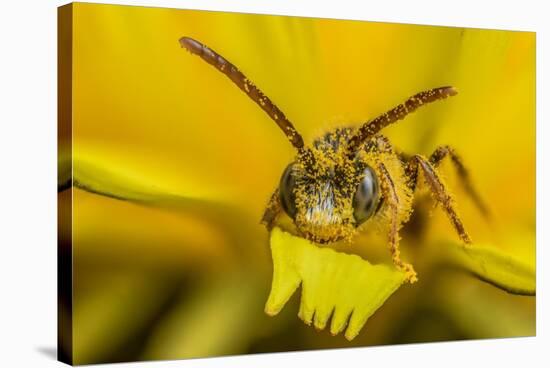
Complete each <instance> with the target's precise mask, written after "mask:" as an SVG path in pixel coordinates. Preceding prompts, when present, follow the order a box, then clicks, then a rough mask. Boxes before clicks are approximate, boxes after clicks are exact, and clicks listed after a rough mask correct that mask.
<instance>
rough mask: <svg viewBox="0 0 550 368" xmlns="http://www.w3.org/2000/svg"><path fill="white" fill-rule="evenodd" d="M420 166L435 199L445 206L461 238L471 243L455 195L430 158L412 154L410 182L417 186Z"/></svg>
mask: <svg viewBox="0 0 550 368" xmlns="http://www.w3.org/2000/svg"><path fill="white" fill-rule="evenodd" d="M419 168H420V170H422V172H423V174H424V178H425V179H426V183H427V184H428V186H429V188H430V190H431V192H432V194H433V196H434V198H435V200H436V201H437V202H439V203H441V205H442V206H443V209H444V210H445V212H446V213H447V216H448V217H449V220H450V221H451V223H452V224H453V227H454V228H455V230H456V232H457V234H458V236H459V237H460V239H461V240H462V241H463V242H464V243H466V244H470V243H471V242H472V240H471V239H470V236H469V235H468V233H467V232H466V229H465V228H464V225H463V224H462V220H460V217H459V216H458V213H457V211H456V208H455V207H456V204H455V202H454V199H453V197H452V196H451V195H450V194H449V192H448V191H447V189H446V188H445V185H444V184H443V182H442V181H441V179H440V178H439V175H438V174H437V169H435V168H434V167H433V165H432V164H431V163H430V162H429V161H428V160H426V159H425V158H424V157H422V156H420V155H414V156H412V157H411V159H410V160H409V162H408V165H407V167H406V173H407V175H408V176H409V178H410V183H413V184H412V185H413V186H416V179H417V177H418V171H419Z"/></svg>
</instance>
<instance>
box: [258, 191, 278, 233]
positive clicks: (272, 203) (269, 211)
mask: <svg viewBox="0 0 550 368" xmlns="http://www.w3.org/2000/svg"><path fill="white" fill-rule="evenodd" d="M280 212H281V203H280V202H279V188H277V189H275V192H274V193H273V194H272V195H271V198H270V199H269V203H268V204H267V207H266V209H265V211H264V215H263V216H262V221H261V223H262V224H264V225H265V227H267V230H269V231H271V229H273V226H274V225H275V219H276V218H277V215H279V213H280Z"/></svg>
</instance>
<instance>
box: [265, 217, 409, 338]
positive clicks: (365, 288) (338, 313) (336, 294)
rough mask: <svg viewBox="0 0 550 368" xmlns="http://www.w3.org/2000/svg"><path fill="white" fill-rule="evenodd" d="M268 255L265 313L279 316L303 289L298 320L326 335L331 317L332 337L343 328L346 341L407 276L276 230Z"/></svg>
mask: <svg viewBox="0 0 550 368" xmlns="http://www.w3.org/2000/svg"><path fill="white" fill-rule="evenodd" d="M271 251H272V256H273V265H274V270H273V283H272V287H271V293H270V294H269V298H268V300H267V303H266V306H265V312H266V313H267V314H269V315H271V316H274V315H276V314H278V313H279V312H280V311H281V309H282V308H283V307H284V305H285V304H286V302H287V301H288V300H289V298H290V297H291V296H292V294H293V293H294V291H296V289H297V288H298V286H300V284H301V285H302V298H301V302H300V311H299V313H298V316H299V317H300V318H301V319H302V320H303V321H304V323H306V324H308V325H310V324H311V323H313V325H314V326H315V327H316V328H317V329H324V328H325V327H326V325H327V323H328V320H329V318H330V317H331V315H332V320H331V323H330V332H331V334H333V335H336V334H338V333H340V332H342V331H343V330H344V329H345V328H346V324H347V329H346V331H345V337H346V339H348V340H352V339H353V338H355V337H356V336H357V335H358V334H359V332H360V331H361V329H362V328H363V326H364V324H365V322H366V321H367V320H368V318H369V317H370V316H371V315H372V314H373V313H374V312H375V311H376V310H377V309H378V308H380V306H381V305H382V304H383V303H384V302H385V301H386V299H387V298H388V297H389V296H390V295H392V294H393V293H394V292H395V291H396V290H397V289H398V288H399V286H401V284H403V282H404V281H405V274H404V273H403V272H401V271H398V270H397V269H396V268H394V267H393V266H390V265H385V264H379V265H371V264H370V263H369V262H368V261H366V260H364V259H362V258H361V257H359V256H357V255H351V254H345V253H339V252H336V251H334V250H333V249H330V248H320V247H318V246H315V245H314V244H312V243H311V242H309V241H308V240H306V239H303V238H299V237H296V236H293V235H291V234H289V233H286V232H284V231H283V230H281V229H279V228H277V227H275V228H274V229H273V231H272V232H271ZM348 320H349V322H348Z"/></svg>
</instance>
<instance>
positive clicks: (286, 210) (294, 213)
mask: <svg viewBox="0 0 550 368" xmlns="http://www.w3.org/2000/svg"><path fill="white" fill-rule="evenodd" d="M179 42H180V45H181V46H182V47H183V48H185V49H186V50H188V51H189V52H191V53H192V54H195V55H198V56H200V57H201V58H202V60H204V61H206V62H207V63H208V64H210V65H212V66H214V67H215V68H216V69H218V70H219V71H220V72H222V73H223V74H225V75H226V76H227V77H228V78H229V79H230V80H231V81H232V82H233V83H234V84H235V85H236V86H237V87H239V89H241V90H242V91H243V92H244V93H245V94H246V95H247V96H248V97H249V98H250V99H251V100H252V101H254V102H255V103H256V104H257V105H258V106H259V107H260V108H261V109H262V110H264V111H265V112H266V113H267V115H269V117H270V118H271V119H272V120H273V121H274V122H275V123H276V124H277V125H278V126H279V128H281V130H282V131H283V133H284V134H285V135H286V137H287V139H288V140H289V141H290V143H291V144H292V145H293V146H294V148H295V149H296V151H297V152H296V156H295V158H294V160H293V161H292V162H291V163H290V164H289V165H288V166H287V167H286V168H285V170H284V171H283V173H282V175H281V179H280V183H279V185H278V188H277V189H276V190H275V192H274V193H273V195H272V196H271V198H270V200H269V203H268V205H267V208H266V209H265V212H264V215H263V217H262V223H263V224H264V225H265V226H266V227H267V229H268V230H271V229H272V228H273V226H275V224H276V223H277V220H278V218H279V216H281V215H283V214H286V215H288V216H289V217H290V218H291V219H292V221H293V223H294V225H295V228H296V231H297V233H298V235H300V236H301V237H304V238H306V239H308V240H310V241H312V242H315V243H317V244H319V245H324V244H330V243H334V242H336V241H340V240H345V241H351V240H352V238H353V237H354V235H355V234H356V233H357V232H358V231H361V228H362V227H363V225H364V224H366V223H368V222H369V221H374V220H375V219H376V220H378V221H383V222H384V223H386V224H387V228H388V246H389V251H390V253H391V256H392V261H393V263H394V265H395V266H396V267H397V268H398V269H399V270H402V271H404V272H405V274H406V279H407V281H408V282H410V283H414V282H415V281H417V274H416V272H415V270H414V268H413V266H412V265H411V264H409V263H406V262H404V261H403V260H402V259H401V256H400V251H399V230H400V229H401V227H402V226H403V224H405V223H406V222H407V221H408V220H409V218H410V215H411V213H412V209H413V206H412V205H413V203H412V202H413V201H412V199H413V194H414V192H415V189H416V187H417V181H418V177H419V174H420V173H421V174H422V176H423V177H424V180H425V182H426V184H427V187H428V189H429V191H430V192H431V194H432V196H433V198H434V199H435V201H436V203H439V204H440V205H441V207H442V208H443V210H444V211H445V213H446V214H447V217H448V218H449V220H450V222H451V224H452V226H453V228H454V230H455V231H456V233H457V234H458V237H459V238H460V239H461V241H462V243H463V244H464V246H468V245H469V244H471V242H472V241H471V238H470V236H469V235H468V232H467V231H466V229H465V227H464V224H463V222H462V220H461V218H460V217H459V215H458V212H457V208H456V203H455V200H454V198H453V196H452V195H451V194H450V193H449V191H448V190H447V188H446V185H445V184H444V182H443V180H442V179H441V175H440V174H439V173H438V166H439V165H440V164H441V162H442V161H443V160H444V159H445V158H447V157H448V158H449V159H450V160H451V162H452V163H453V164H454V166H455V168H456V171H457V174H458V177H459V179H460V180H461V182H462V183H463V185H464V188H465V190H466V193H467V194H468V195H469V196H470V197H471V198H472V200H473V202H474V203H475V204H476V206H477V207H478V208H479V209H480V210H481V212H482V213H484V214H487V213H488V210H487V206H486V205H485V204H484V203H483V201H482V200H481V197H480V196H479V195H478V193H477V192H476V191H475V190H474V186H473V185H472V181H471V179H470V176H469V173H468V171H467V170H466V168H465V166H464V164H463V162H462V160H461V158H460V156H459V155H458V154H457V153H456V152H455V150H454V149H452V148H451V147H450V146H441V147H439V148H437V149H436V150H435V151H434V152H433V153H432V154H431V155H430V156H429V157H428V158H426V157H424V156H422V155H419V154H414V155H407V154H405V153H403V152H400V151H398V150H396V149H394V148H393V147H392V145H391V143H390V141H389V139H388V138H387V137H385V136H384V135H382V134H380V132H381V130H382V129H383V128H385V127H387V126H388V125H390V124H393V123H395V122H397V121H399V120H401V119H403V118H405V117H406V116H407V115H408V114H410V113H412V112H414V111H415V110H417V109H418V108H419V107H421V106H424V105H426V104H429V103H432V102H435V101H439V100H443V99H446V98H448V97H451V96H454V95H456V94H457V90H456V89H455V88H453V87H451V86H444V87H438V88H433V89H430V90H427V91H422V92H419V93H417V94H415V95H413V96H411V97H409V98H408V99H407V100H405V102H403V103H401V104H399V105H397V106H396V107H394V108H392V109H391V110H388V111H387V112H385V113H383V114H381V115H379V116H377V117H375V118H373V119H370V120H368V121H366V122H365V123H363V124H361V125H360V126H358V127H342V128H336V129H335V130H333V131H330V132H328V133H326V134H325V135H324V136H322V137H320V138H317V139H315V140H314V141H313V144H312V145H310V146H307V145H305V144H304V140H303V138H302V136H301V135H300V133H299V132H298V131H297V130H296V128H295V127H294V125H293V124H292V123H291V122H290V121H289V119H288V118H287V117H286V115H285V114H284V113H283V112H282V111H281V110H280V109H279V108H278V107H277V106H276V105H275V104H274V103H273V102H272V101H271V99H270V98H268V97H267V96H266V95H265V94H264V93H263V92H262V91H261V90H260V89H259V88H258V87H257V86H256V85H255V84H254V83H253V82H252V81H250V80H249V79H248V78H247V77H246V76H245V75H244V74H243V73H242V72H241V71H240V70H239V69H238V68H237V67H236V66H235V65H233V64H232V63H231V62H229V61H228V60H227V59H225V58H224V57H223V56H221V55H220V54H218V53H217V52H215V51H213V50H212V49H210V48H209V47H207V46H206V45H204V44H202V43H201V42H199V41H196V40H194V39H192V38H189V37H182V38H181V39H180V40H179ZM401 183H404V184H403V185H402V184H401Z"/></svg>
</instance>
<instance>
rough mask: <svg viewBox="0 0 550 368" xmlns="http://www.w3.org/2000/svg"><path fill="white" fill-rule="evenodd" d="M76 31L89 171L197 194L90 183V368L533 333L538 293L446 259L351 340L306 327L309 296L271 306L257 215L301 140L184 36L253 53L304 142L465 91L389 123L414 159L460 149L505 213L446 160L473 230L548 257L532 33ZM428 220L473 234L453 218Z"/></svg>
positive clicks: (210, 16) (232, 55)
mask: <svg viewBox="0 0 550 368" xmlns="http://www.w3.org/2000/svg"><path fill="white" fill-rule="evenodd" d="M73 25H74V28H73V147H74V149H73V158H74V162H75V172H78V170H79V165H80V164H82V165H83V166H82V167H88V166H85V165H90V166H93V167H97V168H101V169H102V170H106V171H108V172H114V173H117V175H120V176H121V177H124V178H125V179H127V182H132V183H139V184H140V185H141V186H142V188H150V189H151V191H152V192H155V193H165V194H167V195H174V196H180V197H181V198H185V200H182V201H181V202H178V204H177V206H174V205H170V206H151V205H143V204H139V203H134V202H131V201H121V200H118V199H115V198H109V197H105V196H100V195H98V194H94V193H90V192H87V191H83V190H80V189H76V190H75V192H74V228H73V236H74V238H73V246H74V290H75V296H74V305H75V306H74V313H75V314H74V328H73V336H74V338H73V343H74V349H75V362H76V363H79V364H80V363H98V362H106V361H124V360H140V359H173V358H183V357H199V356H212V355H221V354H240V353H252V352H264V351H285V350H301V349H312V348H327V347H343V346H359V345H360V346H363V345H376V344H388V343H403V342H420V341H437V340H449V339H462V338H486V337H503V336H518V335H531V334H534V332H535V330H534V326H535V324H534V318H535V300H534V298H528V297H519V296H512V295H508V294H506V293H504V292H502V291H500V290H496V289H493V288H492V287H491V286H488V285H486V284H483V283H481V282H480V281H478V280H475V279H470V278H467V277H466V276H463V275H459V274H447V273H444V271H442V270H439V269H432V270H430V271H427V270H426V271H425V275H426V277H425V279H424V280H425V281H422V274H421V273H420V272H421V269H420V270H419V274H420V275H421V281H420V282H419V283H418V286H416V285H415V286H414V289H415V290H413V291H411V290H405V291H401V290H400V291H399V292H398V295H396V296H395V298H390V300H388V302H387V305H385V306H384V308H383V309H381V310H380V311H379V312H378V313H377V314H375V316H373V318H372V321H369V324H368V325H367V326H366V328H365V330H364V331H363V332H362V334H361V335H360V336H359V337H358V338H357V339H356V340H355V341H353V343H349V342H347V341H345V340H344V339H343V338H342V337H331V336H330V335H329V334H328V332H322V333H318V332H316V331H315V330H313V329H311V328H308V327H307V326H304V325H303V324H301V322H300V321H298V320H297V318H295V313H296V312H297V310H296V308H295V305H294V306H289V307H287V308H286V310H285V311H283V312H282V313H281V315H279V316H277V317H276V318H270V317H268V316H266V315H265V314H263V303H264V302H265V299H266V297H267V295H268V292H269V285H270V280H271V274H270V272H271V264H270V254H269V248H268V245H267V238H268V237H267V231H266V230H265V228H263V227H262V226H261V225H260V224H259V221H260V218H261V216H262V213H263V209H264V208H265V205H266V204H267V201H268V199H269V196H270V195H271V193H272V192H273V190H274V189H275V188H276V186H277V185H278V181H279V178H280V175H281V173H282V171H283V169H284V167H285V166H286V165H287V164H288V163H289V162H290V160H292V158H293V154H294V150H293V148H292V146H291V145H290V144H289V143H288V141H287V140H286V138H285V136H284V135H283V134H282V132H281V131H280V130H279V128H278V127H277V126H276V124H275V123H274V122H273V121H271V120H270V119H269V117H268V116H267V115H266V114H265V113H264V112H263V111H261V109H260V108H259V107H258V106H256V105H255V104H254V103H253V102H252V101H250V100H249V99H248V98H247V96H246V95H245V94H243V93H242V92H241V91H239V90H238V89H237V88H236V87H235V86H234V85H233V84H232V83H230V82H229V81H228V80H227V78H226V77H225V76H224V75H222V74H220V73H219V72H217V71H216V70H215V69H213V68H212V67H211V66H209V65H207V64H206V63H204V61H202V60H200V58H198V57H196V56H192V55H190V54H189V53H188V52H186V51H184V50H183V49H181V48H180V46H179V43H178V39H179V38H180V37H182V36H189V37H193V38H195V39H197V40H200V41H201V42H203V43H204V44H206V45H208V46H209V47H211V48H212V49H214V50H216V51H217V52H219V53H220V54H221V55H223V56H224V57H226V58H227V59H228V60H230V61H231V62H233V63H234V64H235V65H237V66H238V67H239V68H240V69H241V71H243V73H245V74H246V75H247V76H248V77H249V79H250V80H252V81H253V82H254V83H255V84H257V85H258V87H259V88H260V89H262V90H263V91H264V92H265V93H266V95H268V96H269V97H270V98H271V99H272V100H273V101H274V102H275V103H276V104H277V105H278V106H279V108H280V109H281V110H282V111H284V112H285V114H286V115H287V117H288V118H289V120H291V121H292V122H293V123H294V125H295V126H296V128H297V129H298V131H299V132H300V133H301V134H302V135H303V136H304V139H305V140H306V144H307V143H310V142H311V141H312V140H313V139H314V138H315V137H317V136H319V135H320V134H322V133H323V132H325V131H327V130H329V129H331V128H334V127H337V126H342V125H355V124H359V123H361V122H364V121H366V120H368V119H370V118H373V117H375V116H377V115H378V114H380V113H382V112H384V111H386V110H388V109H390V108H392V107H393V106H395V105H396V104H398V103H400V102H402V101H403V100H404V99H405V98H407V97H409V96H410V95H412V94H414V93H416V92H419V91H421V90H425V89H429V88H433V87H438V86H443V85H452V86H454V87H456V88H457V89H458V91H459V94H458V96H456V97H453V98H452V99H448V100H446V101H444V102H441V103H436V104H433V105H430V106H428V107H425V108H423V109H421V110H419V111H418V112H416V113H415V114H413V115H411V116H409V117H407V118H406V120H404V121H402V122H400V123H398V124H396V125H394V126H391V127H388V128H387V129H385V131H384V133H385V134H386V135H387V136H388V137H389V138H390V139H391V141H392V142H393V143H394V145H395V146H397V147H399V148H400V149H402V150H404V151H406V152H409V153H421V154H425V155H429V154H430V153H431V152H432V151H433V150H434V149H435V148H436V147H437V146H439V145H442V144H449V145H451V146H453V147H454V148H455V149H456V150H457V152H459V153H460V155H461V156H462V158H463V160H464V162H465V164H466V165H467V167H468V168H469V170H470V172H471V175H472V178H473V180H474V182H475V184H476V186H477V188H478V190H479V192H480V193H481V194H482V195H483V197H484V199H485V200H486V202H487V203H489V205H490V209H491V212H492V214H493V219H492V221H491V222H487V221H485V220H483V218H482V217H481V216H480V215H479V213H478V212H476V210H475V207H474V206H473V205H472V203H471V202H470V201H468V199H467V197H466V196H464V193H463V192H461V191H460V186H459V184H458V183H457V182H456V181H455V180H454V176H453V171H452V169H451V167H450V165H444V166H443V168H442V171H443V172H444V173H445V174H446V176H447V178H448V183H449V186H450V187H451V188H453V191H454V192H455V193H456V195H457V202H458V203H459V208H460V210H461V213H462V214H463V218H464V222H465V225H466V227H467V229H468V230H469V232H470V233H471V235H472V238H473V240H474V242H477V241H483V242H490V243H492V244H494V245H495V246H499V247H503V248H505V249H507V250H509V251H511V252H513V253H517V254H520V255H522V257H525V259H527V262H534V246H535V34H534V33H528V32H511V31H493V30H478V29H464V28H449V27H432V26H417V25H401V24H387V23H375V22H358V21H341V20H328V19H310V18H297V17H281V16H266V15H250V14H236V13H217V12H203V11H188V10H175V9H162V8H146V7H130V6H114V5H97V4H84V3H76V4H75V5H74V13H73ZM75 175H76V174H75ZM427 231H428V235H427V239H447V238H449V239H454V237H455V234H454V233H453V230H452V227H451V226H450V225H449V223H448V222H447V219H446V218H445V217H444V215H443V214H442V213H440V211H438V210H436V211H434V212H433V216H432V217H431V218H430V223H429V225H428V227H427ZM403 244H404V247H405V248H406V247H407V238H406V237H405V236H404V239H403ZM380 248H381V249H385V244H381V245H380ZM405 251H406V250H405ZM436 273H437V274H438V275H439V273H442V275H443V276H437V277H435V278H432V279H431V281H429V280H426V279H429V277H428V276H427V275H428V274H430V275H431V274H436ZM409 289H413V287H410V288H409ZM404 300H406V302H407V303H409V304H407V307H405V308H403V305H400V304H399V303H400V302H403V301H404ZM468 301H471V302H468ZM291 302H292V300H291ZM296 302H297V300H294V302H293V303H294V304H295V303H296Z"/></svg>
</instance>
